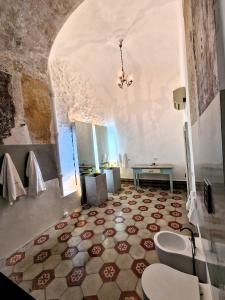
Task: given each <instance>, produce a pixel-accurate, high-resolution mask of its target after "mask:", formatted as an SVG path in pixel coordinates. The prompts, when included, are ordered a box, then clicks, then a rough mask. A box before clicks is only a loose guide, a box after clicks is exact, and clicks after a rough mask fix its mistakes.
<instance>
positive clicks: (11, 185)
mask: <svg viewBox="0 0 225 300" xmlns="http://www.w3.org/2000/svg"><path fill="white" fill-rule="evenodd" d="M0 183H1V184H2V185H3V198H6V199H8V200H9V203H10V205H12V204H13V202H14V201H15V200H16V198H17V197H19V196H23V195H26V191H25V189H24V187H23V184H22V182H21V179H20V177H19V174H18V172H17V170H16V168H15V166H14V164H13V162H12V159H11V157H10V155H9V154H8V153H5V155H4V158H3V162H2V168H1V174H0Z"/></svg>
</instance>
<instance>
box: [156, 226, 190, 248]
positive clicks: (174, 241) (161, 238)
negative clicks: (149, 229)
mask: <svg viewBox="0 0 225 300" xmlns="http://www.w3.org/2000/svg"><path fill="white" fill-rule="evenodd" d="M155 242H157V244H158V245H160V246H161V247H163V248H164V249H167V250H169V251H184V250H185V249H186V248H187V243H186V239H185V238H183V236H182V235H178V234H176V233H174V232H170V231H161V232H159V233H158V234H156V235H155Z"/></svg>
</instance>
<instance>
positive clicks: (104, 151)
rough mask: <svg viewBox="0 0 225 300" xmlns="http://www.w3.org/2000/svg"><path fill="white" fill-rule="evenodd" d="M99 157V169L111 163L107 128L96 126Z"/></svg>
mask: <svg viewBox="0 0 225 300" xmlns="http://www.w3.org/2000/svg"><path fill="white" fill-rule="evenodd" d="M95 136H96V145H97V157H98V163H99V167H100V168H101V167H102V166H103V165H104V164H105V163H108V162H109V159H108V157H109V147H108V132H107V127H106V126H99V125H95Z"/></svg>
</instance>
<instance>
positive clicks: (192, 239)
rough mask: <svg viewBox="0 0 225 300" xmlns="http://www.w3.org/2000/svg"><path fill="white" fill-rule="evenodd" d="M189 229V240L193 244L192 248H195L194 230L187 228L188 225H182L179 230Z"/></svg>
mask: <svg viewBox="0 0 225 300" xmlns="http://www.w3.org/2000/svg"><path fill="white" fill-rule="evenodd" d="M185 229H186V230H189V231H190V233H191V242H192V244H193V248H194V249H196V245H195V234H194V232H193V231H192V230H191V228H189V227H182V228H181V229H180V231H183V230H185Z"/></svg>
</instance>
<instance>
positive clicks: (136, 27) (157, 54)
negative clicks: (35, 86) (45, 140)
mask: <svg viewBox="0 0 225 300" xmlns="http://www.w3.org/2000/svg"><path fill="white" fill-rule="evenodd" d="M178 3H179V0H157V1H156V0H152V1H149V0H142V1H131V0H118V1H116V2H115V3H113V5H112V2H111V1H109V0H96V1H84V3H83V4H82V5H81V6H80V7H79V8H78V9H77V10H76V11H75V12H74V13H73V14H72V15H71V17H70V18H69V20H68V21H67V22H66V24H65V25H64V27H63V28H62V30H61V32H60V33H59V35H58V36H57V38H56V41H55V43H54V46H53V49H52V52H51V55H50V62H49V64H50V71H51V76H52V80H53V82H54V81H55V82H57V83H56V84H55V85H54V84H53V89H54V93H55V94H56V97H55V98H56V99H57V101H56V110H57V117H58V120H59V121H61V120H63V121H65V119H67V120H70V121H74V120H75V119H77V120H85V121H92V122H94V123H97V124H104V125H110V126H111V127H112V128H113V130H112V131H113V132H114V138H115V144H116V152H117V153H116V154H114V155H116V156H118V154H122V155H123V154H124V153H127V155H128V158H129V165H132V164H136V163H151V162H152V161H153V158H155V157H156V158H158V162H159V163H172V164H174V165H175V170H174V177H175V179H178V180H184V174H185V157H184V140H183V128H182V127H183V114H182V112H180V111H176V110H174V108H173V99H172V91H173V90H174V89H176V88H177V87H180V86H181V84H182V76H181V72H180V57H179V55H180V53H179V50H180V49H179V25H180V24H179V18H178V14H179V13H180V11H179V5H178ZM121 37H122V38H124V63H125V70H126V71H127V73H129V74H130V73H131V74H133V76H134V84H133V85H132V86H130V87H129V88H126V87H125V88H124V89H123V90H120V89H119V88H118V87H117V85H116V80H117V73H118V71H119V69H120V53H119V47H118V41H119V39H120V38H121ZM57 76H58V79H57ZM54 78H56V79H57V80H55V79H54ZM115 160H116V158H115ZM123 175H125V176H126V177H130V176H131V173H130V172H129V170H126V172H125V173H124V174H123V173H122V176H123ZM123 177H124V176H123Z"/></svg>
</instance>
